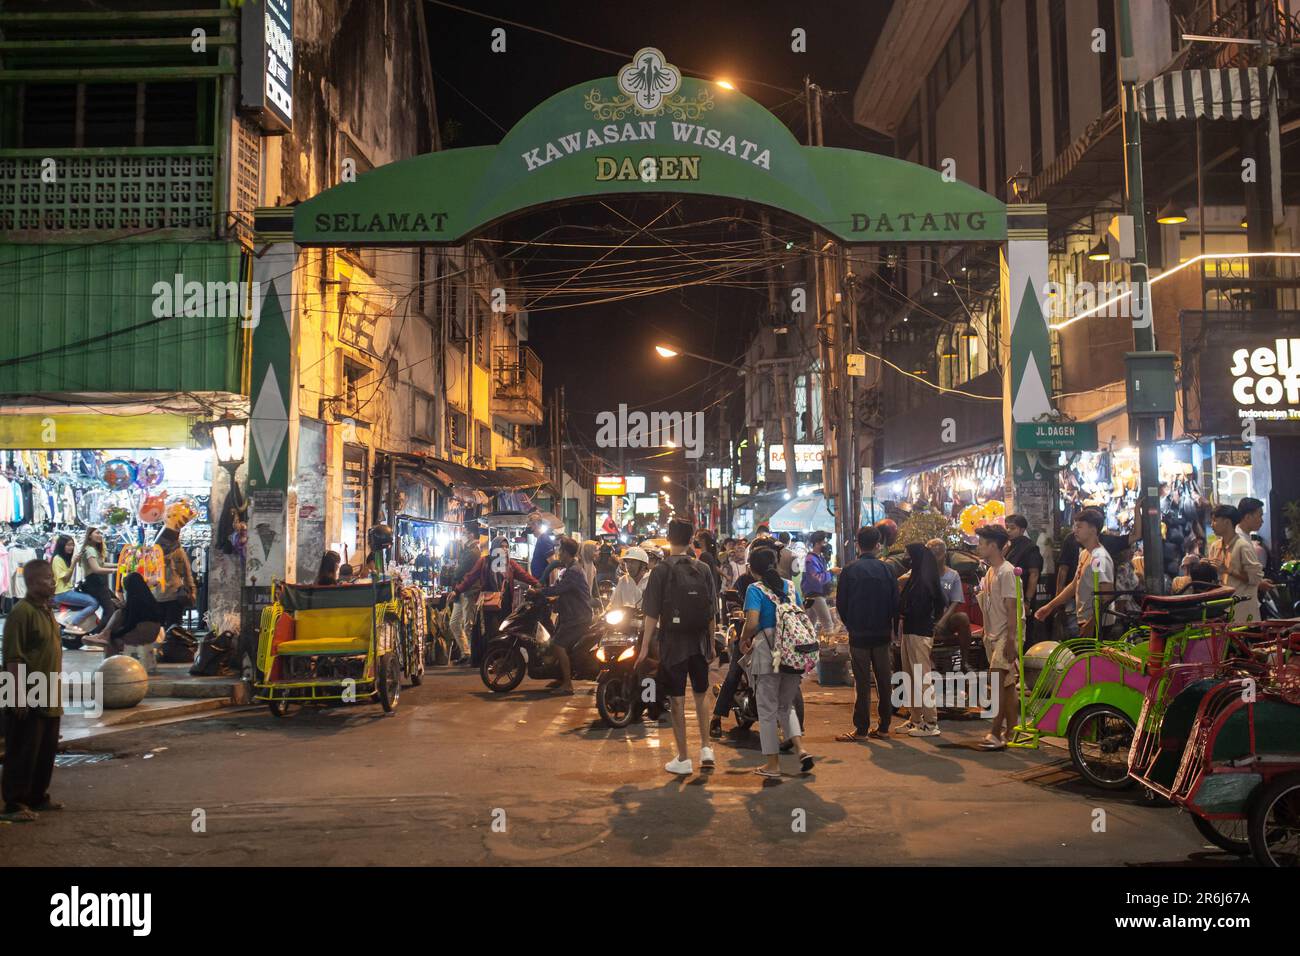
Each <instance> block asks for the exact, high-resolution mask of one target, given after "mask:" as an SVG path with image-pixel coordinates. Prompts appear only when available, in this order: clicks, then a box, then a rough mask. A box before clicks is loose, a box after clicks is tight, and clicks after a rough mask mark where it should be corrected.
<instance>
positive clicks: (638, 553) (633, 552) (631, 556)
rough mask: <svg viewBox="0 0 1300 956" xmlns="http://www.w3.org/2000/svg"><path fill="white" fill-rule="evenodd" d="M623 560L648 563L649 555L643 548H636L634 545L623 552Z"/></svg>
mask: <svg viewBox="0 0 1300 956" xmlns="http://www.w3.org/2000/svg"><path fill="white" fill-rule="evenodd" d="M623 560H624V561H640V562H641V563H642V564H649V563H650V555H648V554H646V553H645V548H638V547H637V546H636V545H632V547H630V548H628V549H627V550H626V551H624V552H623Z"/></svg>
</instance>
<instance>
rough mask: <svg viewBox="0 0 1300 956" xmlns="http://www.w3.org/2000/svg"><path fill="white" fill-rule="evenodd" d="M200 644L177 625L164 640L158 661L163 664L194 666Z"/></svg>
mask: <svg viewBox="0 0 1300 956" xmlns="http://www.w3.org/2000/svg"><path fill="white" fill-rule="evenodd" d="M198 644H199V641H198V638H196V637H195V636H194V635H193V634H191V633H190V632H189V631H187V630H185V629H184V628H182V627H180V626H179V625H177V626H176V627H173V628H172V629H171V630H169V631H168V632H167V635H166V636H165V637H164V638H163V642H162V650H161V651H160V652H159V654H158V660H159V661H160V662H161V663H163V664H192V663H193V662H194V650H195V648H196V647H198Z"/></svg>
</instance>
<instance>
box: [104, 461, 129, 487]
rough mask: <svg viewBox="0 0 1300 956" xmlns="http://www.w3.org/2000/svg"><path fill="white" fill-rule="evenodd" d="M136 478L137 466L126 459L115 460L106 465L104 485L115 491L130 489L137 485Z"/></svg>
mask: <svg viewBox="0 0 1300 956" xmlns="http://www.w3.org/2000/svg"><path fill="white" fill-rule="evenodd" d="M135 477H136V468H135V465H134V464H132V463H131V462H129V461H127V460H126V459H125V458H114V459H113V460H112V461H109V462H105V464H104V484H106V485H108V487H110V488H112V489H114V490H117V489H121V488H130V487H131V485H133V484H135Z"/></svg>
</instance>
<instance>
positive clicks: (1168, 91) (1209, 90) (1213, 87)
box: [1138, 66, 1274, 123]
mask: <svg viewBox="0 0 1300 956" xmlns="http://www.w3.org/2000/svg"><path fill="white" fill-rule="evenodd" d="M1273 82H1274V80H1273V68H1272V67H1271V66H1266V67H1243V68H1241V69H1232V70H1178V71H1175V72H1172V73H1165V74H1164V75H1163V76H1157V77H1156V78H1155V79H1154V80H1151V81H1150V82H1149V83H1145V84H1143V85H1142V86H1141V87H1140V88H1139V90H1138V110H1139V112H1140V113H1141V114H1142V121H1143V122H1145V123H1158V122H1160V121H1161V120H1181V119H1197V118H1198V117H1205V118H1206V119H1216V120H1217V119H1226V120H1239V119H1259V118H1260V116H1262V115H1263V113H1264V107H1265V104H1266V102H1267V100H1268V96H1269V93H1270V91H1271V90H1272V88H1273Z"/></svg>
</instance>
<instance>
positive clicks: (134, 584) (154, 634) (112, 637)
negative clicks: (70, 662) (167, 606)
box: [85, 572, 166, 657]
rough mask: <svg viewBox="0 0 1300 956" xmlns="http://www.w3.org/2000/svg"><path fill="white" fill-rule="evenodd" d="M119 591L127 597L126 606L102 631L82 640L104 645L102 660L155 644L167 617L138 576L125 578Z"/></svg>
mask: <svg viewBox="0 0 1300 956" xmlns="http://www.w3.org/2000/svg"><path fill="white" fill-rule="evenodd" d="M122 589H123V591H124V592H125V593H126V605H125V606H124V607H121V608H119V609H118V610H116V611H114V612H113V616H112V617H110V618H109V619H108V621H107V622H106V623H105V624H104V626H103V627H102V628H100V629H99V630H98V631H96V632H95V633H94V634H91V635H90V636H88V637H87V638H86V639H85V640H86V643H88V644H102V645H104V656H105V657H107V656H109V655H112V654H121V653H122V652H123V651H124V650H125V649H126V646H127V645H128V644H132V645H134V644H152V643H154V641H156V640H158V629H159V628H161V627H162V626H163V622H164V617H165V615H166V611H165V610H164V609H163V608H162V606H160V605H159V603H158V602H157V601H155V600H154V597H153V592H152V591H150V590H149V585H148V584H146V583H145V580H144V578H143V577H141V576H140V575H139V574H137V573H135V572H132V573H131V574H128V575H127V576H126V581H125V582H124V583H123V585H122Z"/></svg>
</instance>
